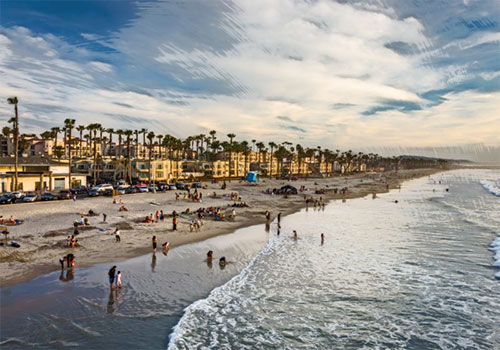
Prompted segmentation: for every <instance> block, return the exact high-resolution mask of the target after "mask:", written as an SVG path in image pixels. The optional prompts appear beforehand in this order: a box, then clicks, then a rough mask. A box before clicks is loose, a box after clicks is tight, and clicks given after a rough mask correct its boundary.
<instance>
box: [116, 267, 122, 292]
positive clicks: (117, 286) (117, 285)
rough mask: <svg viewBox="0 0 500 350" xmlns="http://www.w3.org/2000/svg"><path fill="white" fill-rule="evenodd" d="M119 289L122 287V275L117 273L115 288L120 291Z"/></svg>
mask: <svg viewBox="0 0 500 350" xmlns="http://www.w3.org/2000/svg"><path fill="white" fill-rule="evenodd" d="M121 287H122V273H121V272H120V271H118V273H117V274H116V288H120V289H121Z"/></svg>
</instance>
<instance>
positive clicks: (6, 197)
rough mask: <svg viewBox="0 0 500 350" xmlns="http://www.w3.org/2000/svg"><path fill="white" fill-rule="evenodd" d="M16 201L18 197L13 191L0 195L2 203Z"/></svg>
mask: <svg viewBox="0 0 500 350" xmlns="http://www.w3.org/2000/svg"><path fill="white" fill-rule="evenodd" d="M15 202H16V197H15V196H13V195H12V193H6V194H3V195H2V196H1V197H0V204H12V203H15Z"/></svg>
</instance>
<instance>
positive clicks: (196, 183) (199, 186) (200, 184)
mask: <svg viewBox="0 0 500 350" xmlns="http://www.w3.org/2000/svg"><path fill="white" fill-rule="evenodd" d="M202 187H203V184H202V183H201V182H194V183H193V184H192V185H191V188H202Z"/></svg>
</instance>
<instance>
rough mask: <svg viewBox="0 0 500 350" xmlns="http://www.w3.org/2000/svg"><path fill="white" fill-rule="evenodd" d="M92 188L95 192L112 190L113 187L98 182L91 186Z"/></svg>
mask: <svg viewBox="0 0 500 350" xmlns="http://www.w3.org/2000/svg"><path fill="white" fill-rule="evenodd" d="M92 189H93V190H96V191H97V192H104V191H106V190H111V191H113V190H114V188H113V186H111V185H110V184H100V185H97V186H95V187H94V188H92Z"/></svg>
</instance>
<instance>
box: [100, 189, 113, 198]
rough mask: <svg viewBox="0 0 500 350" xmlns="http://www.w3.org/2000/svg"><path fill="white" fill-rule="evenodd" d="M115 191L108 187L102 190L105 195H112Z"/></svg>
mask: <svg viewBox="0 0 500 350" xmlns="http://www.w3.org/2000/svg"><path fill="white" fill-rule="evenodd" d="M113 191H114V190H112V189H111V188H106V189H105V190H104V192H103V191H101V193H102V195H103V196H107V197H112V196H113Z"/></svg>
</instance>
